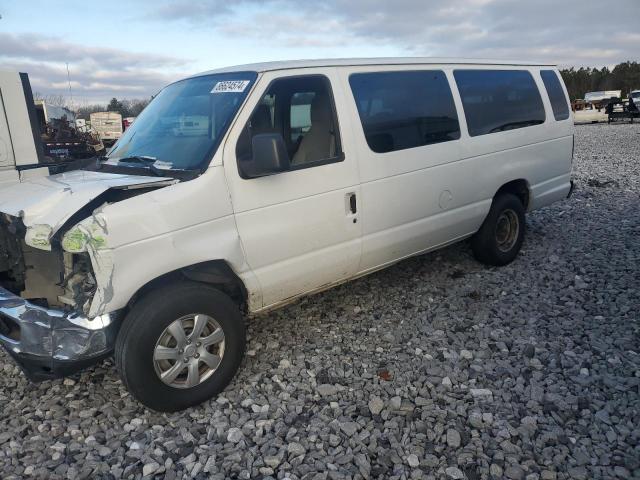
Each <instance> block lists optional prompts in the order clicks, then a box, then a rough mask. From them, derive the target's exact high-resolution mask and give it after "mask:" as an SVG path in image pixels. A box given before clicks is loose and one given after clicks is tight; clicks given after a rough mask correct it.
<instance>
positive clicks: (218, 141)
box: [0, 59, 573, 411]
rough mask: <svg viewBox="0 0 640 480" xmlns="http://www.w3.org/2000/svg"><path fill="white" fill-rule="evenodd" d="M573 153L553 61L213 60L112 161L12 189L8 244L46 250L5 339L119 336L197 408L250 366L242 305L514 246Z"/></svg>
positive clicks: (129, 369)
mask: <svg viewBox="0 0 640 480" xmlns="http://www.w3.org/2000/svg"><path fill="white" fill-rule="evenodd" d="M572 152H573V121H572V116H571V111H570V108H569V104H568V101H567V93H566V89H565V88H564V86H563V84H562V80H561V79H560V76H559V74H558V72H557V69H556V68H555V67H554V66H552V65H537V64H529V63H513V62H486V61H484V62H483V61H474V60H463V61H461V60H447V59H380V60H372V59H353V60H349V59H344V60H317V61H300V62H276V63H272V64H257V65H247V66H242V67H234V68H229V69H220V70H215V71H212V72H207V73H203V74H201V75H196V76H194V77H190V78H188V79H184V80H182V81H179V82H175V83H173V84H171V85H169V86H167V87H166V88H165V89H164V90H162V91H161V92H160V93H159V94H158V95H157V96H156V97H155V98H154V100H153V101H152V102H151V103H150V105H149V106H148V107H147V108H145V110H144V111H143V112H142V114H141V115H140V116H139V117H138V119H137V120H136V122H135V123H134V124H133V125H132V126H131V127H130V128H129V129H128V130H127V131H126V132H125V134H124V136H123V138H122V140H121V141H120V142H118V143H117V144H116V145H115V146H114V147H113V148H112V149H111V151H110V152H109V154H108V157H107V159H106V160H105V161H104V162H102V163H100V164H99V165H97V166H96V168H95V169H94V170H92V171H77V172H71V173H68V174H65V175H62V176H58V177H52V178H49V179H44V180H42V181H39V182H32V183H31V184H25V185H20V187H21V188H17V187H15V188H14V189H12V190H10V191H4V192H2V191H0V212H3V213H4V214H5V215H4V216H0V241H4V242H5V243H6V244H8V245H13V246H14V248H12V249H10V250H9V251H10V259H11V260H12V261H11V262H10V264H11V265H19V266H25V265H26V267H28V268H16V267H12V268H9V269H8V270H7V271H5V272H0V286H1V288H0V300H2V299H3V298H4V299H5V300H6V301H7V302H6V303H10V304H11V306H12V308H11V309H9V308H3V307H0V314H2V315H0V317H1V318H2V319H3V321H4V322H5V324H6V325H5V327H4V331H5V332H8V333H5V334H4V336H2V335H0V341H1V342H2V343H3V344H4V346H5V347H6V348H8V349H9V351H10V352H11V353H12V355H13V356H14V357H15V358H16V359H17V360H18V361H19V363H20V364H21V365H22V366H23V368H25V370H27V372H28V373H29V374H30V375H31V376H32V377H34V378H37V379H43V378H51V377H55V376H59V375H63V374H65V373H68V372H69V371H73V370H77V369H78V368H81V367H83V366H85V365H87V364H90V363H91V362H94V361H96V360H97V359H100V358H103V357H104V356H105V355H108V354H110V353H111V351H112V350H115V361H116V365H117V368H118V370H119V372H120V374H121V377H122V380H123V382H124V384H125V385H126V386H127V387H128V388H129V390H130V391H131V392H132V394H133V395H135V396H136V397H137V398H138V399H140V400H141V401H142V402H143V403H144V404H146V405H147V406H149V407H151V408H154V409H157V410H163V411H171V410H177V409H181V408H185V407H187V406H190V405H195V404H197V403H200V402H202V401H205V400H206V399H208V398H210V397H211V396H212V395H215V394H216V393H218V392H220V391H221V390H222V389H224V388H225V386H226V385H227V384H228V383H229V382H230V381H231V379H232V378H233V375H234V374H235V372H236V371H237V369H238V367H239V365H240V362H241V359H242V356H243V351H244V346H245V341H246V336H245V326H244V321H243V315H244V314H246V313H248V314H257V313H260V312H264V311H267V310H270V309H273V308H277V307H280V306H282V305H284V304H287V303H289V302H292V301H294V300H295V299H296V298H299V297H301V296H303V295H307V294H311V293H314V292H318V291H320V290H323V289H326V288H329V287H331V286H333V285H336V284H339V283H342V282H346V281H348V280H350V279H353V278H356V277H359V276H362V275H366V274H368V273H370V272H373V271H376V270H379V269H381V268H385V267H386V266H388V265H390V264H392V263H395V262H398V261H400V260H402V259H404V258H407V257H410V256H414V255H420V254H422V253H425V252H428V251H431V250H435V249H438V248H441V247H443V246H445V245H449V244H451V243H454V242H457V241H460V240H463V239H467V238H470V240H471V246H472V250H473V253H474V255H475V256H476V258H477V259H478V260H479V261H481V262H483V263H485V264H488V265H496V266H499V265H505V264H507V263H509V262H511V261H513V260H514V259H515V258H516V256H517V254H518V252H519V250H520V247H521V245H522V242H523V240H524V234H525V230H526V223H525V214H526V212H527V211H531V210H534V209H537V208H541V207H544V206H546V205H549V204H551V203H553V202H556V201H559V200H562V199H564V198H566V197H567V196H568V195H569V194H570V193H571V190H572V185H573V184H572V181H571V168H572ZM12 232H21V233H20V234H16V233H12ZM23 232H24V233H23ZM23 239H24V242H23V243H24V245H23V243H20V242H22V240H23ZM18 240H19V242H18ZM18 247H20V248H18ZM61 259H62V261H61ZM42 278H45V279H48V281H42ZM3 279H4V280H3ZM54 279H57V280H56V281H53V280H54ZM60 279H63V280H62V281H60ZM30 299H37V302H38V303H37V304H34V303H33V302H32V301H30ZM1 304H2V302H0V305H1ZM16 305H20V307H21V309H20V312H22V311H26V312H31V311H33V310H34V309H36V310H37V311H38V316H37V318H38V322H39V323H38V324H37V325H35V326H34V322H33V318H32V317H30V316H28V315H25V314H23V313H16V311H17V310H16V308H15V307H16ZM48 319H51V320H50V323H49V324H47V322H48V321H49V320H48ZM42 325H44V326H48V327H49V328H36V327H42ZM120 325H121V327H120ZM58 330H63V332H64V334H62V333H60V332H59V331H58ZM19 332H29V335H28V336H27V337H24V338H23V337H20V333H19ZM12 335H13V336H12ZM52 338H56V339H57V340H56V341H55V342H54V341H52ZM42 345H54V348H53V349H52V350H53V351H46V350H44V349H43V348H42Z"/></svg>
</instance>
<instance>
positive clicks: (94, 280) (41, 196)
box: [0, 171, 176, 380]
mask: <svg viewBox="0 0 640 480" xmlns="http://www.w3.org/2000/svg"><path fill="white" fill-rule="evenodd" d="M175 183H176V180H175V179H173V178H163V177H144V176H138V175H118V174H109V173H102V172H89V171H75V172H69V173H65V174H60V175H54V176H51V177H46V178H39V179H35V180H32V181H30V182H25V183H22V184H19V185H16V186H11V187H9V188H6V189H3V190H1V191H0V344H2V345H3V346H4V347H5V349H6V350H7V351H8V352H9V353H10V354H11V356H12V357H13V358H14V359H15V360H16V361H17V363H18V364H20V366H21V367H22V368H23V370H24V371H25V373H26V374H27V376H28V377H29V378H31V379H32V380H44V379H49V378H55V377H59V376H64V375H68V374H70V373H73V372H75V371H77V370H80V369H82V368H84V367H86V366H87V365H89V364H91V363H94V362H96V361H98V360H100V359H102V358H104V357H106V356H108V355H110V354H111V353H112V351H113V348H114V346H115V340H116V336H117V333H118V330H119V326H120V323H121V317H122V316H123V312H122V311H111V312H108V311H106V307H105V305H107V304H108V302H109V301H110V300H111V299H112V297H113V288H112V284H111V282H112V277H113V269H114V264H113V250H111V249H110V248H109V245H108V240H109V238H108V227H107V220H106V218H105V215H104V214H103V213H102V210H103V208H105V206H108V205H111V204H113V203H118V202H121V201H124V200H127V199H129V198H131V197H134V196H137V195H141V194H144V193H146V192H149V191H153V190H156V189H158V188H163V187H166V186H169V185H173V184H175Z"/></svg>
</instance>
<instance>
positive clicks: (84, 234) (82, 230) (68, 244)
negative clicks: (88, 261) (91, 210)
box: [62, 217, 107, 253]
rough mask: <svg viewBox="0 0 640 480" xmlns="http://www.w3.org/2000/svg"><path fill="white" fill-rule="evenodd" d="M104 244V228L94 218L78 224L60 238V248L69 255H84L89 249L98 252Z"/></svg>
mask: <svg viewBox="0 0 640 480" xmlns="http://www.w3.org/2000/svg"><path fill="white" fill-rule="evenodd" d="M106 244H107V242H106V238H105V231H104V228H103V227H102V226H101V225H100V224H99V223H98V222H97V221H96V220H95V218H94V217H89V218H87V219H86V220H83V221H82V222H80V223H78V224H77V225H76V226H75V227H73V228H71V229H70V230H69V231H68V232H67V233H65V234H64V236H63V237H62V248H63V250H64V251H65V252H69V253H84V252H86V251H87V250H88V248H89V247H93V248H94V249H96V250H100V249H103V248H105V247H106Z"/></svg>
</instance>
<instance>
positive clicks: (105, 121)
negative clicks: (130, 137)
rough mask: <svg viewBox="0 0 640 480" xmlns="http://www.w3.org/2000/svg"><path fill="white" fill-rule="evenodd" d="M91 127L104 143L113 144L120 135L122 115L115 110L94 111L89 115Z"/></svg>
mask: <svg viewBox="0 0 640 480" xmlns="http://www.w3.org/2000/svg"><path fill="white" fill-rule="evenodd" d="M90 120H91V129H92V130H93V131H94V132H96V133H97V134H98V136H99V137H100V140H102V142H103V143H105V144H113V143H115V142H116V141H117V140H119V139H120V137H121V136H122V115H120V114H119V113H117V112H95V113H92V114H91V115H90Z"/></svg>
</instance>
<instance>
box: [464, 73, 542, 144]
mask: <svg viewBox="0 0 640 480" xmlns="http://www.w3.org/2000/svg"><path fill="white" fill-rule="evenodd" d="M453 75H454V77H455V80H456V84H457V85H458V91H459V92H460V97H461V99H462V106H463V108H464V114H465V117H466V119H467V126H468V128H469V135H471V136H472V137H475V136H478V135H486V134H490V133H497V132H502V131H506V130H513V129H517V128H524V127H529V126H532V125H538V124H540V123H544V120H545V112H544V105H543V104H542V98H541V97H540V92H539V91H538V87H537V86H536V83H535V81H534V80H533V76H532V75H531V73H530V72H529V71H527V70H456V71H454V72H453Z"/></svg>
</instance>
